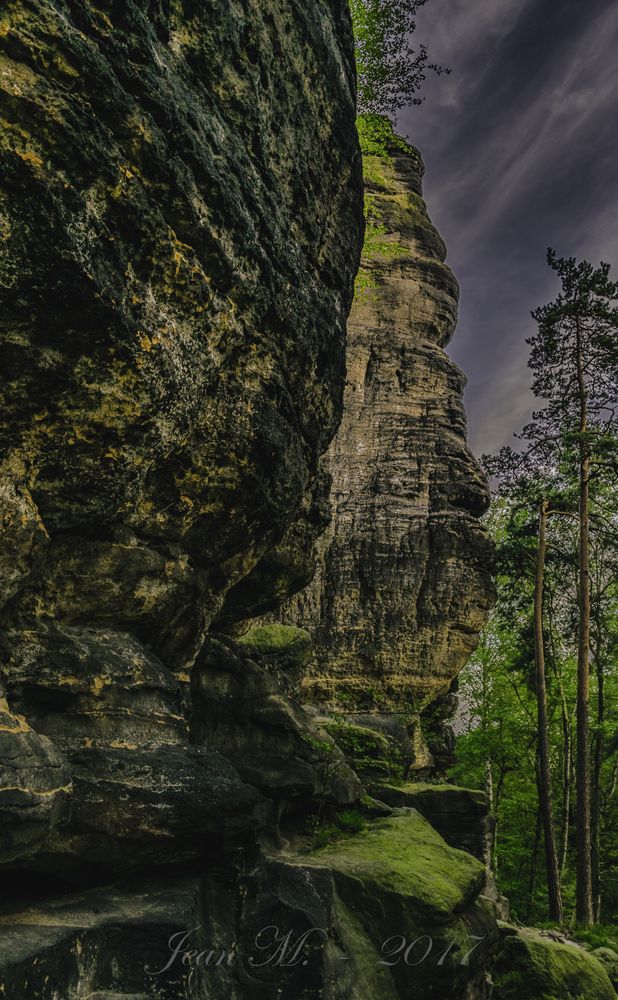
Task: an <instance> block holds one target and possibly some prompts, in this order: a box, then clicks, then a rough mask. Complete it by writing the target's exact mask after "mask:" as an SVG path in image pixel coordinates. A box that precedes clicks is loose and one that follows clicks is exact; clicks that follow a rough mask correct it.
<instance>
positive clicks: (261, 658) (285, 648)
mask: <svg viewBox="0 0 618 1000" xmlns="http://www.w3.org/2000/svg"><path fill="white" fill-rule="evenodd" d="M237 645H238V647H239V649H240V651H241V652H242V654H243V656H248V657H249V659H251V660H255V661H256V662H258V663H262V664H264V665H265V666H272V667H275V668H277V669H278V670H282V671H283V673H284V674H285V675H286V677H287V678H288V680H289V681H290V682H292V683H294V682H295V681H297V680H300V678H301V677H302V675H303V673H304V671H305V667H306V666H307V664H308V663H309V660H310V659H311V655H312V653H313V643H312V641H311V636H310V635H309V633H308V632H307V631H306V630H305V629H303V628H295V627H294V626H293V625H277V624H273V625H258V626H257V628H252V629H250V630H249V631H248V632H246V633H245V635H243V636H242V637H241V638H240V639H239V640H238V642H237Z"/></svg>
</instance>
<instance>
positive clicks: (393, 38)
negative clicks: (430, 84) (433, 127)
mask: <svg viewBox="0 0 618 1000" xmlns="http://www.w3.org/2000/svg"><path fill="white" fill-rule="evenodd" d="M426 2H427V0H350V11H351V13H352V23H353V26H354V37H355V41H356V68H357V73H358V111H359V114H361V115H365V114H373V115H386V116H387V117H390V118H392V117H393V116H394V115H395V114H396V112H397V111H399V110H400V109H401V108H404V107H408V106H410V105H413V104H420V103H421V100H422V98H420V97H419V96H418V93H419V90H420V88H421V86H422V84H423V82H424V80H425V79H426V75H427V72H428V71H431V72H435V73H438V74H440V73H442V72H444V70H443V69H442V67H441V66H437V65H435V63H431V62H430V61H429V56H428V53H427V49H426V48H425V46H424V45H419V46H418V47H417V48H415V47H413V46H412V43H411V36H412V35H413V33H414V31H415V29H416V15H417V13H418V11H419V10H420V8H421V7H423V6H424V5H425V3H426Z"/></svg>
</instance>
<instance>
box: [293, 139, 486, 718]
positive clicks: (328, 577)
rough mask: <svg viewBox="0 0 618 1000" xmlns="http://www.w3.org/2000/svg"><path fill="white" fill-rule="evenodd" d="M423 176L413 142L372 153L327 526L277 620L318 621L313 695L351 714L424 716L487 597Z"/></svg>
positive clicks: (448, 298) (475, 488) (453, 286)
mask: <svg viewBox="0 0 618 1000" xmlns="http://www.w3.org/2000/svg"><path fill="white" fill-rule="evenodd" d="M422 173H423V166H422V162H421V159H420V156H419V155H418V153H417V152H416V151H415V150H413V149H410V150H409V151H407V152H406V151H404V150H402V149H400V148H393V149H392V150H391V151H390V154H389V157H388V158H381V157H377V156H371V157H365V177H366V198H367V210H368V223H369V228H368V236H367V239H366V243H365V254H364V258H363V268H362V270H361V273H360V276H359V279H358V282H357V296H356V299H355V304H354V308H353V311H352V316H351V319H350V324H349V334H348V347H347V368H348V372H347V383H346V393H345V405H344V417H343V422H342V424H341V427H340V428H339V431H338V432H337V435H336V437H335V440H334V441H333V444H332V445H331V448H330V450H329V452H328V456H327V467H328V470H329V471H330V473H331V475H332V477H333V489H332V496H333V504H334V513H333V520H332V524H331V526H330V528H328V529H327V532H326V533H325V535H324V538H323V540H322V542H321V560H320V562H319V569H318V573H317V576H316V578H315V581H314V583H313V585H312V586H311V587H310V588H308V589H307V590H306V591H304V592H303V593H301V594H300V595H299V596H298V597H297V598H295V599H294V601H293V602H292V605H291V607H288V609H287V611H286V614H285V616H284V617H283V619H282V620H285V621H288V620H289V621H295V622H296V623H297V624H300V625H302V626H304V627H307V628H313V630H314V637H315V641H316V663H315V667H314V669H313V670H312V671H311V673H310V675H309V677H308V679H307V681H306V684H305V697H306V698H307V699H308V700H311V701H314V702H317V703H320V704H326V705H340V706H345V707H346V708H347V709H348V710H349V709H356V710H357V711H358V710H359V709H360V710H368V711H376V710H385V711H392V710H393V709H402V708H405V709H406V710H408V711H410V710H417V711H418V710H420V709H422V708H423V706H425V705H427V704H428V703H429V702H431V701H432V700H433V699H435V698H436V697H437V696H439V695H441V694H444V693H446V692H447V691H448V688H449V685H450V683H451V681H452V679H453V677H455V675H456V674H457V673H458V671H459V670H460V669H461V668H462V666H463V665H464V664H465V662H466V661H467V659H468V658H469V656H470V653H471V652H472V650H473V649H474V647H475V645H476V642H477V637H478V632H479V630H480V629H481V628H482V626H483V624H484V623H485V620H486V617H487V613H488V610H489V608H490V606H491V603H492V595H493V585H492V581H491V576H490V564H491V547H490V543H489V541H488V539H487V536H486V534H485V532H484V530H483V528H482V527H481V526H480V524H479V522H478V516H479V515H480V514H481V513H482V512H483V511H484V510H485V508H486V506H487V503H488V496H487V488H486V484H485V482H484V479H483V476H482V474H481V472H480V470H479V468H478V466H477V464H476V462H475V460H474V458H473V457H472V455H471V454H470V452H469V451H468V449H467V446H466V429H465V416H464V411H463V407H462V390H463V386H464V376H463V374H462V373H461V371H460V370H459V369H458V368H457V367H456V366H455V365H454V364H453V363H452V362H451V361H450V360H449V358H448V357H447V355H446V354H445V353H444V350H443V348H444V347H445V345H446V344H447V343H448V341H449V339H450V337H451V335H452V333H453V330H454V328H455V322H456V315H457V296H458V288H457V283H456V281H455V279H454V277H453V275H452V273H451V271H450V270H449V268H448V267H447V266H446V264H445V263H444V257H445V248H444V244H443V243H442V240H441V239H440V237H439V236H438V234H437V233H436V231H435V229H434V228H433V226H432V225H431V222H430V220H429V218H428V216H427V212H426V209H425V205H424V202H423V201H422V198H421V177H422Z"/></svg>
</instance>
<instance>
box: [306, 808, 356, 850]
mask: <svg viewBox="0 0 618 1000" xmlns="http://www.w3.org/2000/svg"><path fill="white" fill-rule="evenodd" d="M310 820H311V823H312V828H313V829H312V832H313V839H312V848H313V849H316V848H320V847H326V845H327V844H332V843H334V842H335V841H337V840H341V839H342V838H344V837H353V836H354V835H355V834H357V833H360V832H361V830H364V829H365V819H364V817H363V816H362V815H361V813H360V812H358V810H356V809H347V810H345V812H341V813H338V814H337V815H336V816H335V817H334V819H333V820H332V821H331V822H329V823H324V822H323V823H320V822H319V820H318V819H317V817H315V816H314V817H310Z"/></svg>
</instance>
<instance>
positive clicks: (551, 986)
mask: <svg viewBox="0 0 618 1000" xmlns="http://www.w3.org/2000/svg"><path fill="white" fill-rule="evenodd" d="M494 983H495V988H494V994H493V996H494V1000H616V992H615V990H614V988H613V986H612V984H611V982H610V980H609V977H608V975H607V972H606V971H605V969H604V968H603V966H602V965H601V963H600V962H599V961H598V959H596V958H595V957H594V955H591V954H590V953H589V952H587V951H586V950H585V949H584V948H581V947H580V946H579V945H576V944H571V943H562V942H560V941H554V940H552V939H551V938H549V937H547V936H546V935H544V934H542V933H541V932H540V931H536V930H532V929H530V928H523V929H521V930H518V931H517V932H516V933H513V934H509V935H508V936H507V937H505V938H504V941H503V945H502V948H501V951H500V955H499V957H498V960H497V962H496V965H495V968H494Z"/></svg>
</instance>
